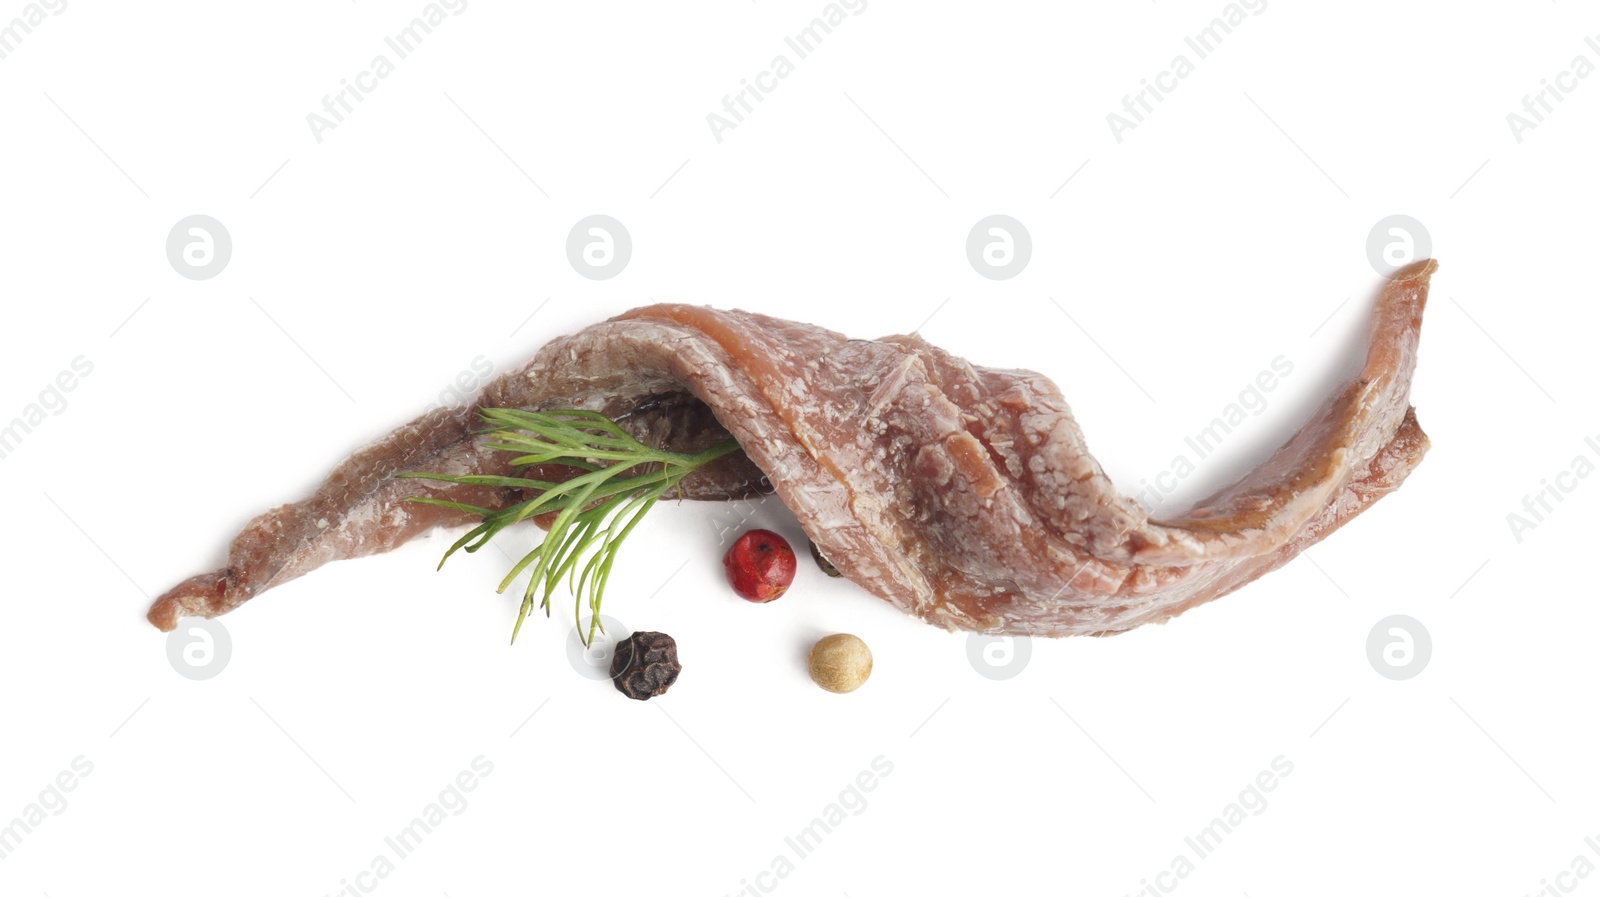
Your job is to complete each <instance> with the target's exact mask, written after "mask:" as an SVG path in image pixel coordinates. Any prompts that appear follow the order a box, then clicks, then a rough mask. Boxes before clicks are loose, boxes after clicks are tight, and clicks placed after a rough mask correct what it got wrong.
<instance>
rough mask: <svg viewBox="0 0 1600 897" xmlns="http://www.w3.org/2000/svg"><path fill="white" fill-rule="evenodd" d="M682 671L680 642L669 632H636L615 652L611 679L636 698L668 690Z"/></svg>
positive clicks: (621, 643) (641, 698) (650, 696)
mask: <svg viewBox="0 0 1600 897" xmlns="http://www.w3.org/2000/svg"><path fill="white" fill-rule="evenodd" d="M682 671H683V665H682V664H680V663H678V643H677V642H675V641H673V640H672V636H670V635H667V634H666V633H665V632H635V633H634V634H633V635H630V636H628V637H627V638H626V639H624V640H622V641H620V642H617V644H616V647H615V649H614V650H613V651H612V654H611V682H612V683H613V684H614V685H616V686H617V691H620V692H622V693H623V694H625V695H627V696H628V697H630V698H633V699H634V700H635V701H648V700H650V699H651V698H653V697H655V696H656V695H660V694H665V693H666V691H667V689H669V688H671V687H672V683H674V682H677V681H678V674H679V673H680V672H682Z"/></svg>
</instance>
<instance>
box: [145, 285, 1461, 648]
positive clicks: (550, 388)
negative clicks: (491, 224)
mask: <svg viewBox="0 0 1600 897" xmlns="http://www.w3.org/2000/svg"><path fill="white" fill-rule="evenodd" d="M1436 267H1437V265H1436V263H1435V262H1433V261H1431V260H1428V261H1423V262H1417V263H1415V264H1413V265H1410V266H1408V267H1406V268H1404V269H1402V270H1401V271H1399V272H1397V273H1396V274H1395V275H1394V276H1393V277H1392V278H1391V279H1390V280H1389V281H1388V282H1386V283H1385V284H1384V286H1383V287H1382V289H1381V291H1380V293H1379V296H1378V300H1377V303H1376V305H1375V308H1374V312H1373V319H1372V325H1371V333H1370V337H1369V342H1368V349H1367V357H1366V361H1365V363H1364V365H1363V366H1362V369H1361V371H1360V373H1359V374H1357V375H1356V376H1355V377H1354V378H1353V379H1351V380H1350V381H1348V382H1347V383H1345V384H1344V385H1343V386H1342V387H1341V388H1340V389H1338V391H1336V392H1335V393H1334V394H1333V395H1332V396H1330V397H1329V398H1328V399H1327V400H1326V401H1325V402H1324V403H1323V404H1322V405H1321V407H1320V408H1318V410H1317V411H1316V412H1315V413H1314V414H1313V415H1312V416H1311V418H1310V420H1308V421H1307V422H1306V423H1305V425H1304V426H1303V427H1302V428H1301V429H1300V430H1299V431H1298V432H1297V433H1296V434H1295V435H1294V436H1293V437H1291V438H1290V439H1289V440H1288V442H1286V443H1285V444H1284V445H1283V446H1282V447H1281V448H1280V449H1278V451H1277V452H1276V453H1275V454H1273V455H1272V456H1271V457H1270V458H1269V459H1267V460H1266V461H1265V462H1264V463H1262V464H1261V465H1260V466H1259V467H1257V468H1256V469H1255V470H1253V471H1251V472H1249V473H1247V474H1246V475H1244V476H1243V477H1242V478H1240V479H1239V480H1238V481H1237V482H1235V483H1233V484H1232V485H1230V486H1227V487H1225V488H1223V489H1222V490H1220V491H1219V492H1217V493H1216V494H1215V495H1213V496H1211V497H1209V498H1207V499H1204V500H1202V501H1200V502H1199V503H1198V504H1197V505H1196V507H1195V508H1193V509H1192V510H1190V511H1188V512H1187V513H1185V514H1183V515H1181V516H1177V517H1170V518H1153V517H1151V516H1150V515H1149V514H1148V513H1146V511H1145V510H1144V509H1143V508H1142V507H1141V506H1140V505H1139V504H1138V503H1136V502H1135V501H1133V500H1132V499H1130V498H1127V497H1125V496H1123V495H1122V494H1121V493H1120V492H1118V491H1117V489H1116V487H1115V486H1114V485H1113V484H1112V482H1111V480H1110V479H1109V478H1108V477H1107V476H1106V474H1105V472H1104V471H1103V470H1102V469H1101V467H1100V465H1099V463H1098V462H1097V461H1095V459H1094V457H1093V456H1092V455H1090V454H1089V451H1088V447H1087V444H1086V443H1085V441H1084V438H1083V434H1082V432H1081V431H1080V430H1079V428H1078V425H1077V423H1076V422H1075V421H1074V420H1073V418H1072V414H1071V411H1070V410H1069V408H1068V407H1067V403H1066V401H1065V400H1064V399H1063V398H1062V395H1061V393H1060V391H1059V390H1058V389H1057V388H1056V387H1055V385H1054V384H1053V383H1051V382H1050V380H1048V379H1047V378H1045V377H1044V376H1042V375H1040V374H1036V373H1033V372H1030V371H1021V370H1003V369H996V368H985V367H979V366H975V365H971V364H969V363H967V362H966V361H964V360H962V359H960V358H957V357H955V356H953V355H951V354H949V353H947V352H944V351H943V350H940V349H938V348H936V347H934V346H932V345H929V344H928V343H927V342H926V341H924V340H923V339H921V338H920V337H918V336H915V335H913V336H895V337H888V338H885V339H881V340H860V339H849V338H847V337H845V336H843V335H842V334H838V333H835V332H832V331H829V330H825V329H823V328H820V327H816V326H813V325H810V324H802V323H797V322H792V321H785V320H780V319H777V318H772V317H767V316H764V315H758V314H752V313H748V312H740V311H718V310H714V309H709V308H703V307H697V306H690V305H652V306H648V307H645V308H639V309H635V310H633V311H630V312H627V313H625V314H623V315H621V316H619V317H616V318H613V319H611V320H609V321H605V322H603V323H600V324H596V325H594V326H591V327H589V328H587V329H584V330H582V331H580V332H578V333H575V334H572V335H569V336H565V337H561V338H559V339H556V340H554V341H552V342H550V343H549V344H547V345H546V346H545V347H544V348H543V349H541V350H540V351H539V352H538V353H537V354H536V355H535V356H534V358H533V360H532V361H530V362H529V363H528V364H527V365H526V366H524V367H522V368H520V369H518V370H515V371H511V372H508V373H506V374H503V375H502V376H500V377H499V378H497V379H496V380H495V381H493V382H491V383H490V384H489V385H488V386H487V387H485V388H484V390H483V392H482V393H481V394H480V395H479V396H478V397H477V400H476V402H475V403H474V404H473V405H470V406H466V407H462V408H458V409H436V410H434V411H432V412H430V413H429V414H426V415H424V416H423V417H420V418H418V419H417V420H415V421H413V422H411V423H409V424H407V425H405V426H403V427H401V428H399V429H398V430H396V431H394V432H393V433H390V434H389V435H388V436H385V437H384V438H383V439H380V440H379V441H377V442H375V443H373V444H372V445H370V446H368V447H367V448H364V449H362V450H361V451H359V452H357V453H356V454H354V455H352V456H351V457H350V458H349V459H347V460H346V461H345V462H344V463H342V464H341V465H339V467H338V468H336V469H335V470H334V472H333V473H332V474H331V475H330V476H329V477H328V479H327V480H326V481H325V482H324V483H323V484H322V486H321V487H320V488H319V489H318V490H317V492H316V494H314V495H313V496H311V497H310V498H308V499H306V500H304V501H301V502H297V503H295V504H290V505H285V506H282V507H279V508H276V509H273V510H271V511H269V512H267V513H266V514H263V515H262V516H260V517H258V518H256V519H255V520H253V521H252V522H251V523H250V524H249V525H248V526H246V527H245V528H244V530H243V531H242V532H241V533H240V534H239V535H238V537H237V538H235V539H234V542H233V545H232V548H231V550H230V552H229V556H228V563H227V566H226V567H224V568H223V569H221V570H217V571H215V572H211V573H205V574H202V575H199V576H196V577H193V578H191V579H189V580H187V581H185V582H183V583H181V584H180V585H178V586H177V587H175V588H173V589H172V590H171V591H169V592H167V593H166V594H164V595H162V596H161V597H160V598H158V599H157V600H156V602H155V604H154V605H153V606H152V607H151V609H150V613H149V619H150V622H152V623H153V624H155V625H156V626H157V627H159V628H161V629H163V630H170V629H172V628H174V627H175V626H176V624H177V621H178V620H179V619H180V618H181V617H184V616H190V615H192V616H202V617H214V616H217V615H219V614H223V613H226V612H228V611H230V610H233V609H234V608H237V607H238V606H239V605H241V604H243V603H244V602H245V601H247V600H249V599H250V598H252V597H254V596H256V595H257V594H260V593H261V592H263V591H266V590H267V589H270V588H272V587H274V586H277V585H281V584H283V583H285V582H288V581H290V580H292V579H295V578H297V577H299V576H302V575H304V574H306V573H308V572H310V571H312V570H314V569H316V568H317V567H320V566H321V565H323V564H325V563H327V562H329V561H333V560H339V559H343V558H351V557H361V556H365V555H370V554H376V553H379V552H383V551H388V550H390V549H392V548H395V547H396V546H398V545H400V544H402V543H404V542H406V541H407V540H409V539H411V538H413V537H415V536H417V535H419V534H421V533H423V532H425V531H427V530H429V529H431V528H433V527H435V526H457V525H461V524H465V523H468V522H471V521H472V520H474V519H475V518H472V517H470V515H467V514H464V513H461V512H457V511H452V510H448V509H444V508H438V507H433V506H428V505H420V504H416V503H412V502H407V501H405V499H406V498H408V497H413V496H433V497H442V498H452V499H455V500H457V501H462V502H466V503H469V504H474V505H479V506H484V507H503V506H505V505H506V504H509V503H511V502H513V501H516V500H518V499H520V498H521V496H520V495H519V494H517V493H516V491H515V490H501V489H488V488H483V487H464V486H457V485H454V484H447V483H440V482H437V481H430V480H419V479H411V478H397V476H396V475H397V474H399V473H404V472H412V471H432V472H438V473H447V474H468V473H505V472H507V471H508V470H509V466H508V462H509V456H508V454H507V453H504V452H497V451H493V450H491V449H488V448H486V447H485V445H484V437H483V436H481V435H478V434H476V433H475V429H476V428H477V427H478V426H480V425H479V423H478V419H477V416H476V408H477V407H479V406H481V407H515V408H525V409H534V410H539V409H555V408H589V409H595V410H599V411H601V412H603V413H605V414H606V415H607V416H610V417H612V418H614V419H617V420H618V421H619V423H621V424H622V425H623V426H624V427H626V428H627V429H629V431H630V432H632V433H634V434H635V435H636V436H638V437H639V438H641V439H643V440H645V441H646V442H648V443H649V444H651V445H655V446H659V447H662V448H668V449H672V450H674V451H695V450H698V449H700V448H704V447H706V446H708V445H710V444H712V443H714V442H715V441H717V440H719V439H722V438H726V436H727V435H728V434H732V435H733V436H735V437H737V438H738V440H739V444H740V448H741V452H736V453H734V454H732V455H729V456H727V457H725V458H723V459H721V460H720V461H718V462H716V463H715V464H713V465H708V466H707V467H706V468H702V469H701V470H698V471H696V472H695V473H694V474H692V475H691V476H690V477H689V478H688V479H687V480H685V483H684V486H685V494H686V497H689V498H696V499H706V500H715V499H728V498H739V497H745V496H749V495H753V494H757V493H759V492H762V491H765V490H767V489H771V490H773V491H775V492H776V493H777V495H778V496H779V498H781V499H782V500H783V502H784V504H785V505H787V506H788V508H789V509H790V510H791V511H792V512H794V514H795V516H796V517H797V518H798V520H799V522H800V525H801V526H802V527H803V528H804V530H805V532H806V534H807V535H808V536H809V537H810V538H811V539H812V541H814V542H815V543H816V544H817V546H818V548H819V550H820V551H821V553H822V554H823V555H824V556H826V557H827V558H828V560H829V561H830V562H832V563H833V565H834V566H835V567H837V568H838V569H839V571H840V572H841V573H843V574H844V575H845V576H846V577H848V578H849V579H850V580H851V581H853V582H855V583H856V584H858V585H860V586H862V587H863V588H865V589H866V590H867V591H869V592H871V593H873V594H874V595H877V596H878V597H879V598H882V599H884V600H886V601H888V602H889V603H891V604H893V605H894V606H896V607H898V608H900V609H901V610H903V611H905V612H906V613H908V614H911V615H913V616H916V617H919V618H921V619H923V620H925V621H927V622H930V623H933V624H936V625H940V626H944V627H946V628H949V629H952V630H971V631H976V632H984V633H991V634H1015V635H1036V636H1068V635H1108V634H1114V633H1118V632H1123V631H1126V630H1129V629H1132V628H1134V627H1136V626H1140V625H1143V624H1145V623H1153V622H1162V621H1165V620H1167V619H1169V618H1171V617H1173V616H1176V615H1178V614H1180V613H1182V612H1184V611H1186V610H1188V609H1189V608H1192V607H1195V606H1196V605H1199V604H1203V603H1205V602H1206V601H1210V600H1211V599H1214V598H1217V597H1219V596H1221V595H1224V594H1226V593H1228V592H1230V591H1233V590H1234V589H1237V588H1239V587H1240V586H1242V585H1244V584H1246V583H1248V582H1250V581H1252V580H1254V579H1255V578H1256V577H1259V576H1261V575H1262V574H1264V573H1266V572H1268V571H1270V570H1273V569H1276V568H1277V567H1279V566H1282V565H1283V564H1285V563H1287V562H1288V561H1290V560H1291V559H1293V558H1294V557H1295V556H1296V555H1297V554H1298V553H1299V552H1301V551H1302V550H1304V549H1305V548H1306V547H1307V546H1309V545H1311V544H1314V543H1315V542H1317V541H1319V540H1320V539H1322V538H1323V537H1325V536H1326V535H1328V534H1329V533H1331V532H1332V531H1333V530H1335V529H1337V528H1338V527H1340V526H1341V525H1343V524H1344V523H1345V522H1346V521H1348V520H1349V519H1351V518H1352V517H1354V516H1355V515H1356V514H1359V513H1360V512H1361V511H1363V510H1365V509H1366V508H1367V507H1368V506H1370V505H1371V504H1372V503H1373V502H1375V501H1377V500H1378V499H1379V498H1381V497H1383V496H1384V495H1387V494H1388V493H1390V492H1392V491H1394V490H1395V489H1397V488H1399V486H1400V484H1401V483H1402V482H1403V481H1404V480H1405V478H1406V476H1407V475H1408V474H1409V473H1410V472H1411V470H1412V468H1414V467H1415V466H1416V465H1417V463H1418V462H1419V461H1420V460H1421V459H1422V456H1423V454H1424V453H1425V452H1426V451H1427V448H1428V440H1427V437H1426V436H1425V435H1424V434H1423V432H1422V430H1421V428H1420V426H1419V425H1418V424H1417V420H1416V415H1415V413H1414V410H1413V409H1412V408H1411V407H1410V404H1409V398H1408V396H1409V392H1410V386H1411V376H1412V371H1413V369H1414V368H1415V366H1416V360H1417V344H1418V339H1419V335H1420V330H1421V323H1422V312H1423V307H1424V305H1425V304H1426V302H1427V295H1428V282H1429V278H1430V277H1431V275H1432V273H1433V271H1434V270H1435V268H1436Z"/></svg>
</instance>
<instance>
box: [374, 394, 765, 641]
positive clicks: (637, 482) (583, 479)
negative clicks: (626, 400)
mask: <svg viewBox="0 0 1600 897" xmlns="http://www.w3.org/2000/svg"><path fill="white" fill-rule="evenodd" d="M480 413H481V414H482V416H483V419H484V421H485V422H486V423H487V424H488V425H489V426H488V427H487V428H486V429H485V430H483V431H481V432H483V433H486V434H489V435H490V436H491V440H492V441H490V442H487V443H485V444H486V445H487V446H488V447H489V448H492V449H497V450H499V451H505V452H515V453H516V454H517V457H515V458H513V459H512V460H511V465H512V466H513V467H529V466H534V465H540V464H559V465H563V466H566V467H574V468H577V469H578V470H579V471H581V473H579V474H578V475H576V476H574V477H572V478H571V479H569V480H566V481H564V482H560V483H550V482H546V481H544V480H535V479H527V478H523V477H515V476H490V475H480V474H475V475H471V476H448V475H445V474H438V473H404V474H400V475H401V476H406V477H419V478H422V479H429V480H439V481H442V482H446V483H459V484H461V485H463V486H501V487H510V488H515V489H524V490H536V491H537V493H538V494H536V495H534V497H532V498H529V499H526V500H525V501H520V502H517V503H516V504H514V505H511V506H510V507H507V508H502V509H499V510H494V509H490V508H480V507H477V506H476V505H470V504H466V503H463V502H458V501H447V500H445V499H438V498H421V497H415V498H410V499H407V500H408V501H414V502H418V503H420V504H428V505H437V506H439V507H442V508H454V509H455V510H458V511H465V512H467V513H469V514H475V515H477V516H479V517H482V518H483V522H482V523H480V524H478V525H477V526H475V527H473V529H472V530H471V531H470V532H468V533H467V534H466V535H464V536H462V537H461V538H460V539H458V540H456V543H455V544H454V545H451V546H450V550H448V551H446V552H445V553H444V557H443V558H441V559H440V561H439V566H440V567H443V566H444V562H445V561H447V560H449V559H450V556H451V555H453V554H455V553H456V552H457V551H458V550H461V549H466V550H467V552H469V553H471V552H475V551H477V550H478V549H480V548H482V547H484V546H485V545H488V544H489V540H491V539H493V538H494V537H495V536H496V535H497V534H499V532H500V531H501V530H503V529H505V528H506V527H508V526H511V525H512V524H514V523H520V522H522V521H524V520H527V519H528V518H530V517H533V516H535V515H538V514H547V513H550V512H557V513H556V516H555V520H554V522H553V523H551V524H550V528H549V530H548V531H547V532H546V533H545V537H544V540H543V541H542V542H540V543H539V544H538V545H536V546H534V548H533V550H532V551H530V552H528V553H527V554H526V555H525V556H523V558H522V560H520V561H518V562H517V563H516V565H515V566H513V567H512V568H511V572H510V573H507V574H506V577H505V579H503V580H501V582H500V588H499V589H497V590H496V591H497V592H499V593H504V592H505V590H506V589H507V588H509V587H510V585H511V584H512V582H514V581H515V580H516V579H517V577H518V576H520V575H522V574H523V573H524V572H528V573H529V577H528V584H527V587H526V588H525V589H524V590H523V593H522V609H521V611H520V612H518V614H517V624H516V626H515V628H513V629H512V630H511V641H512V643H515V642H516V640H517V633H519V632H521V631H522V621H523V620H524V619H526V618H527V616H528V611H529V610H530V609H531V608H532V607H533V604H534V598H535V596H536V595H537V596H538V599H539V607H540V608H541V609H543V610H544V612H545V616H549V615H550V596H551V595H552V594H553V593H554V592H555V590H556V587H557V586H558V585H559V584H560V583H561V581H562V580H563V579H565V580H566V582H567V587H568V588H569V589H570V590H571V592H572V595H573V616H574V618H575V619H576V620H577V621H578V622H579V623H580V624H581V622H582V620H583V603H584V597H585V595H587V597H588V604H589V612H590V615H591V618H590V621H589V630H588V633H587V634H586V635H585V637H584V644H585V645H588V644H592V643H593V641H594V636H595V633H596V632H597V631H603V630H602V628H601V626H600V602H601V599H602V598H603V597H604V595H605V588H606V582H607V580H609V579H610V577H611V570H612V566H613V565H614V564H615V563H616V560H617V551H618V549H620V548H621V547H622V543H623V540H625V539H626V538H627V537H628V534H629V533H631V532H633V528H634V527H636V526H638V525H639V521H640V520H641V519H643V518H644V515H645V514H647V513H649V511H650V509H651V508H653V507H655V504H656V502H657V501H659V500H660V499H661V497H662V496H664V495H666V494H667V493H668V492H671V491H672V490H673V489H674V488H675V487H677V486H678V484H680V483H682V482H683V478H684V477H686V476H688V475H689V474H690V473H692V472H694V471H695V470H696V469H697V468H699V467H701V466H702V465H704V464H707V463H709V462H711V461H714V460H716V459H717V458H720V457H722V456H723V455H726V454H728V453H729V452H731V451H733V450H734V449H737V448H738V447H739V443H738V442H737V441H735V440H733V439H728V440H724V441H723V442H719V443H717V444H716V445H714V446H712V447H710V448H708V449H706V450H705V451H701V452H695V453H693V454H679V453H677V452H669V451H663V450H661V449H653V448H651V447H649V446H647V445H645V444H644V443H642V442H640V441H638V440H637V439H634V438H633V437H632V436H629V435H628V434H627V433H626V432H624V431H623V429H622V428H621V427H619V426H617V425H616V424H615V423H614V422H612V421H611V420H610V419H609V418H607V417H606V416H605V415H603V414H600V413H598V412H595V411H583V410H579V409H567V410H559V411H522V410H518V409H515V408H483V409H480ZM530 568H531V570H530Z"/></svg>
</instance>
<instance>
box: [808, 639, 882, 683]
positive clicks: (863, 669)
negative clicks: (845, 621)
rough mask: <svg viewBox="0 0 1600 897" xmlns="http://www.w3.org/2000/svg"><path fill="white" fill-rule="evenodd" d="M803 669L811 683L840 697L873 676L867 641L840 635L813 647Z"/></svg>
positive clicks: (819, 641)
mask: <svg viewBox="0 0 1600 897" xmlns="http://www.w3.org/2000/svg"><path fill="white" fill-rule="evenodd" d="M806 666H807V667H808V668H809V672H810V673H811V681H812V682H815V683H817V684H818V685H820V686H822V687H823V688H824V689H826V690H828V691H831V692H833V693H835V694H841V695H842V694H846V693H848V692H852V691H855V690H856V689H858V688H860V687H861V685H862V683H864V682H866V681H867V677H868V676H870V675H872V652H871V651H869V650H867V643H866V642H864V641H862V640H861V639H859V638H857V637H855V636H853V635H850V634H849V633H844V632H841V633H837V634H835V635H829V636H824V637H823V638H822V639H820V640H818V642H817V643H816V644H815V645H812V646H811V653H810V654H808V655H807V656H806Z"/></svg>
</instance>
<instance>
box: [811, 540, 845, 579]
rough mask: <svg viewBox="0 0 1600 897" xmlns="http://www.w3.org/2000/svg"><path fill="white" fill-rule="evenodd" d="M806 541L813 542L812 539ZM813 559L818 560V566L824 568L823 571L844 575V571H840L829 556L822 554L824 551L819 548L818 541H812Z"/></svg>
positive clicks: (829, 573)
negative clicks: (830, 560)
mask: <svg viewBox="0 0 1600 897" xmlns="http://www.w3.org/2000/svg"><path fill="white" fill-rule="evenodd" d="M806 541H807V542H811V540H810V539H807V540H806ZM811 559H812V560H814V561H816V562H817V566H818V567H821V568H822V572H823V573H826V574H828V575H829V576H843V575H844V574H843V573H840V572H839V568H838V567H835V566H834V565H833V564H832V563H831V562H829V560H828V559H827V558H825V557H823V556H822V552H821V551H819V550H818V549H817V543H815V542H811Z"/></svg>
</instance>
